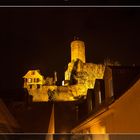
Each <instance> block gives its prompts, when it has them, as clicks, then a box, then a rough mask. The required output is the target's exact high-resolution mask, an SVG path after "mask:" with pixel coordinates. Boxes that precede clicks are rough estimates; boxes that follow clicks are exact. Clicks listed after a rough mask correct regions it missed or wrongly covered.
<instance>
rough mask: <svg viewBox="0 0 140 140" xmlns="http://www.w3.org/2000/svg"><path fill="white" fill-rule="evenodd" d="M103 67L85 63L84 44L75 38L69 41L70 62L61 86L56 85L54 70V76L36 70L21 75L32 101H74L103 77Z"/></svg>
mask: <svg viewBox="0 0 140 140" xmlns="http://www.w3.org/2000/svg"><path fill="white" fill-rule="evenodd" d="M104 69H105V66H104V65H103V64H94V63H86V56H85V44H84V42H83V41H80V40H78V39H77V40H74V41H72V42H71V62H70V63H69V64H68V67H67V70H66V71H65V79H64V80H63V81H62V86H57V85H56V82H57V73H56V72H55V73H54V77H46V79H44V77H43V76H42V75H41V74H40V72H39V71H38V70H29V71H28V72H27V74H26V75H25V76H23V78H24V88H26V89H27V90H28V93H29V94H30V95H32V97H33V101H37V102H39V101H40V102H41V101H45V102H46V101H48V100H56V101H74V100H76V99H79V98H81V97H82V96H86V94H87V90H88V89H89V88H90V89H93V88H94V83H95V80H96V79H102V78H103V75H104Z"/></svg>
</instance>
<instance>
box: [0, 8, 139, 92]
mask: <svg viewBox="0 0 140 140" xmlns="http://www.w3.org/2000/svg"><path fill="white" fill-rule="evenodd" d="M74 36H78V37H79V38H80V39H81V40H83V41H84V42H85V45H86V60H87V62H93V63H103V61H104V59H105V58H106V57H108V58H110V59H112V60H117V61H119V62H120V63H121V64H123V65H132V64H136V65H140V61H139V60H140V56H139V54H140V8H132V7H131V8H130V7H129V8H122V7H120V8H111V7H109V8H106V7H103V8H101V7H100V8H95V7H92V8H82V7H80V8H72V7H67V8H64V7H63V8H62V7H56V8H51V7H45V8H31V7H28V8H27V7H26V8H25V7H24V8H20V7H19V8H2V7H0V60H1V66H0V67H1V69H0V72H1V73H0V74H1V80H0V91H1V92H2V91H3V90H12V89H18V88H22V86H23V79H22V76H24V75H25V74H26V72H27V71H28V70H30V69H40V71H41V74H43V75H44V76H53V72H54V71H57V72H58V78H59V80H63V74H64V71H65V69H66V66H67V64H68V62H70V42H71V41H72V40H73V38H74Z"/></svg>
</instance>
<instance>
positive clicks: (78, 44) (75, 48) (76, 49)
mask: <svg viewBox="0 0 140 140" xmlns="http://www.w3.org/2000/svg"><path fill="white" fill-rule="evenodd" d="M77 59H80V60H81V61H82V62H83V63H85V62H86V58H85V44H84V42H83V41H80V40H78V39H77V40H74V41H72V42H71V62H72V61H76V60H77Z"/></svg>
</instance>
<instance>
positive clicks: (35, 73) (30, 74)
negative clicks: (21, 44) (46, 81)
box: [23, 70, 43, 78]
mask: <svg viewBox="0 0 140 140" xmlns="http://www.w3.org/2000/svg"><path fill="white" fill-rule="evenodd" d="M37 77H38V78H43V76H42V75H41V74H40V71H39V70H29V71H28V72H27V73H26V74H25V75H24V76H23V78H37Z"/></svg>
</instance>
